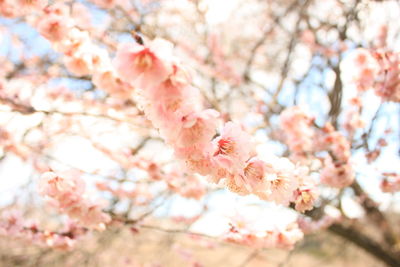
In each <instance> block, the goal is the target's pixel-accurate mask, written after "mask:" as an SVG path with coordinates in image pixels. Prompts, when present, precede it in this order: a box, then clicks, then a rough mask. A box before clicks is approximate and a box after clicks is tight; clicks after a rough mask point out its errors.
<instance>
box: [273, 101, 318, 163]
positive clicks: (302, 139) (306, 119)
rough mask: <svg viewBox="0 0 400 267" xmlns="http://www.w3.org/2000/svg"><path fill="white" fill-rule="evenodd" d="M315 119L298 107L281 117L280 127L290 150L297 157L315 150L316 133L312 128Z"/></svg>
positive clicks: (285, 112) (286, 111)
mask: <svg viewBox="0 0 400 267" xmlns="http://www.w3.org/2000/svg"><path fill="white" fill-rule="evenodd" d="M313 123H314V118H313V117H310V116H309V115H308V114H307V113H306V112H305V111H304V110H302V109H301V108H300V107H298V106H294V107H292V108H288V109H286V110H284V111H283V112H282V113H281V115H280V126H281V129H282V130H283V134H284V135H285V140H286V143H287V144H288V146H289V149H290V151H291V152H292V153H294V154H295V155H298V156H297V157H301V156H304V154H305V153H307V152H311V151H312V149H313V138H314V135H315V133H314V131H313V129H312V128H311V126H312V124H313Z"/></svg>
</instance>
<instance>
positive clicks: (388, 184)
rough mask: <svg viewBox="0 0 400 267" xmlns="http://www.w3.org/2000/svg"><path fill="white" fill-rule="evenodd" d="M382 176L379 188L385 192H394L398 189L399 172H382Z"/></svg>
mask: <svg viewBox="0 0 400 267" xmlns="http://www.w3.org/2000/svg"><path fill="white" fill-rule="evenodd" d="M383 175H384V178H383V180H382V182H381V189H382V191H383V192H385V193H395V192H398V191H400V174H398V173H383Z"/></svg>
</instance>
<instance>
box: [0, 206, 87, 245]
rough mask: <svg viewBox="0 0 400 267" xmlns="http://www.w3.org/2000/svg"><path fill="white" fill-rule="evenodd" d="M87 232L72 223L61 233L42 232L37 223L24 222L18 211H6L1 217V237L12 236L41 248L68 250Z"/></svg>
mask: <svg viewBox="0 0 400 267" xmlns="http://www.w3.org/2000/svg"><path fill="white" fill-rule="evenodd" d="M85 232H86V230H85V229H83V228H81V227H78V226H76V225H75V224H73V223H72V222H71V223H68V224H66V226H65V229H62V230H61V231H59V232H55V231H49V230H40V229H39V227H38V225H37V224H36V223H34V222H29V221H24V219H23V217H22V215H21V213H19V212H17V211H4V212H3V213H2V214H1V216H0V235H2V236H12V237H15V238H17V239H21V240H24V241H28V242H30V243H33V244H36V245H39V246H46V247H52V248H55V249H61V250H68V249H70V248H72V247H73V246H74V244H75V243H76V241H77V239H78V238H79V237H80V236H82V235H83V234H85Z"/></svg>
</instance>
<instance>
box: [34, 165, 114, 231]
mask: <svg viewBox="0 0 400 267" xmlns="http://www.w3.org/2000/svg"><path fill="white" fill-rule="evenodd" d="M39 191H40V194H41V195H42V196H45V197H48V198H49V200H50V202H51V204H53V205H54V206H55V207H56V208H58V210H59V211H60V212H62V213H65V214H67V215H68V216H69V217H70V218H72V219H74V220H76V221H77V222H78V223H79V224H80V225H82V226H85V227H88V228H92V229H97V230H104V229H105V226H106V224H107V223H108V222H110V220H111V218H110V216H109V215H108V214H106V213H104V212H103V211H102V206H101V205H100V204H97V203H93V202H92V201H90V200H89V199H87V197H86V196H85V194H84V193H85V183H84V181H83V180H82V178H81V177H80V175H79V173H77V172H73V171H69V172H64V173H61V174H60V175H57V174H55V173H53V172H46V173H44V174H43V175H42V177H41V180H40V184H39Z"/></svg>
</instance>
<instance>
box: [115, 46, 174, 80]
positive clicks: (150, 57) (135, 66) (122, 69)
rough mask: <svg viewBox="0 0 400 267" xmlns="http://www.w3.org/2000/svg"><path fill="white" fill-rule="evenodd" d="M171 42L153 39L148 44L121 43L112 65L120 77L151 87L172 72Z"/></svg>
mask: <svg viewBox="0 0 400 267" xmlns="http://www.w3.org/2000/svg"><path fill="white" fill-rule="evenodd" d="M171 52H172V44H171V43H169V42H168V41H165V40H163V39H154V40H153V41H151V42H150V43H149V45H141V44H128V43H125V44H122V45H120V46H119V47H118V50H117V55H116V58H115V59H114V65H115V68H116V69H117V72H118V74H119V75H120V76H121V78H122V79H123V80H124V81H126V82H130V83H131V84H133V85H137V86H139V87H146V88H147V87H152V86H155V85H157V84H159V83H161V82H163V81H164V80H165V79H167V77H168V75H169V74H170V73H171V72H172V65H171V64H172V63H171V60H172V54H171Z"/></svg>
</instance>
